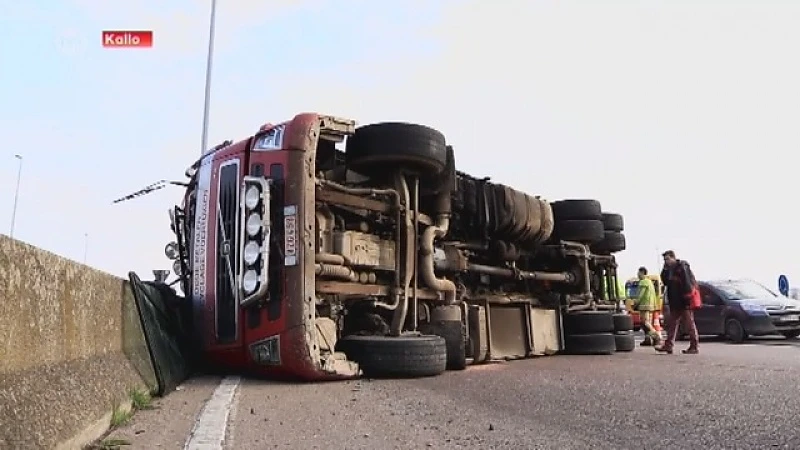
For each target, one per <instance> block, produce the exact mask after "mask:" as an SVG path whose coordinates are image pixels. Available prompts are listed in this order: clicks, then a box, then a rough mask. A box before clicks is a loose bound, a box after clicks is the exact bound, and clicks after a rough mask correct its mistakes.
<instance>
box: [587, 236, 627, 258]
mask: <svg viewBox="0 0 800 450" xmlns="http://www.w3.org/2000/svg"><path fill="white" fill-rule="evenodd" d="M625 248H626V242H625V235H624V234H622V233H620V232H617V231H605V232H603V238H602V240H600V241H599V242H596V243H595V244H593V245H592V251H593V252H595V253H599V254H610V253H617V252H621V251H623V250H625Z"/></svg>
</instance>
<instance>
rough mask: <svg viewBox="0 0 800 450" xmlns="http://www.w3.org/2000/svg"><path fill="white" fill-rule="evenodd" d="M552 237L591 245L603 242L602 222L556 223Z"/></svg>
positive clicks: (574, 221) (566, 221)
mask: <svg viewBox="0 0 800 450" xmlns="http://www.w3.org/2000/svg"><path fill="white" fill-rule="evenodd" d="M554 235H555V236H556V238H557V239H558V240H561V241H575V242H580V243H585V244H593V243H596V242H600V241H602V240H603V237H604V234H603V222H601V221H599V220H563V221H561V222H559V221H556V224H555V230H554Z"/></svg>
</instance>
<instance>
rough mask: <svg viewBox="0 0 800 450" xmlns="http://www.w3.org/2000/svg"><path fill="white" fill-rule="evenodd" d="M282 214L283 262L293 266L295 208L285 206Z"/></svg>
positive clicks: (295, 228)
mask: <svg viewBox="0 0 800 450" xmlns="http://www.w3.org/2000/svg"><path fill="white" fill-rule="evenodd" d="M283 214H284V217H283V252H284V262H283V264H284V265H285V266H293V265H295V264H297V209H296V208H295V207H294V205H292V206H287V207H285V208H284V209H283Z"/></svg>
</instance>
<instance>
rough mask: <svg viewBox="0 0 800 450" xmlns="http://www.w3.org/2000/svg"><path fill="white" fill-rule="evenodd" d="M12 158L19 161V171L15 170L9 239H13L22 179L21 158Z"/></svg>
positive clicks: (17, 156) (18, 156) (16, 156)
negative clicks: (15, 183)
mask: <svg viewBox="0 0 800 450" xmlns="http://www.w3.org/2000/svg"><path fill="white" fill-rule="evenodd" d="M14 158H17V159H18V160H19V169H18V170H17V189H16V190H15V191H14V209H13V210H12V211H11V233H10V235H9V236H10V237H12V238H13V237H14V225H15V224H16V221H17V200H19V180H20V178H22V156H20V155H14Z"/></svg>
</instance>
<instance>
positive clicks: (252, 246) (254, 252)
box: [244, 241, 261, 266]
mask: <svg viewBox="0 0 800 450" xmlns="http://www.w3.org/2000/svg"><path fill="white" fill-rule="evenodd" d="M260 253H261V246H260V245H258V242H255V241H250V242H248V243H247V245H245V246H244V262H246V263H247V265H248V266H250V265H252V264H253V263H255V262H256V261H258V255H259V254H260Z"/></svg>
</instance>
